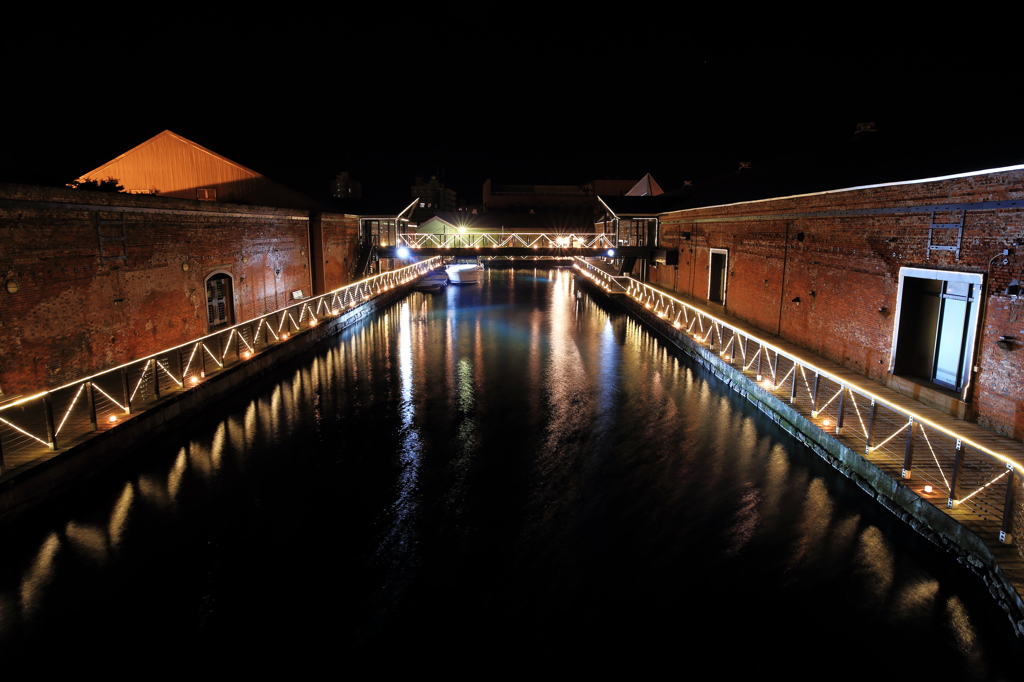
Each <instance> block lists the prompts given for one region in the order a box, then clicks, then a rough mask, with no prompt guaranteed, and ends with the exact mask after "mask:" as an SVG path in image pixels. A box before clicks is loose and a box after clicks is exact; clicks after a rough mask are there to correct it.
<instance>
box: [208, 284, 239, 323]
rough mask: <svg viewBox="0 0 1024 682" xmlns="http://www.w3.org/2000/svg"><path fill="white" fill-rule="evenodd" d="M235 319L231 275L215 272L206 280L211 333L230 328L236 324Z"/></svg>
mask: <svg viewBox="0 0 1024 682" xmlns="http://www.w3.org/2000/svg"><path fill="white" fill-rule="evenodd" d="M234 319H235V310H234V299H233V296H232V294H231V275H229V274H227V273H226V272H215V273H213V274H211V275H210V276H209V277H207V278H206V322H207V326H208V327H209V331H211V332H212V331H215V330H217V329H220V328H222V327H229V326H231V325H232V324H233V323H234Z"/></svg>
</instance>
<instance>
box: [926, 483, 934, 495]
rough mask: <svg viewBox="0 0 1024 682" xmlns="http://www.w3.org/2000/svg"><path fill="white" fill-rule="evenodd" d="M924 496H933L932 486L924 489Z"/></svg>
mask: <svg viewBox="0 0 1024 682" xmlns="http://www.w3.org/2000/svg"><path fill="white" fill-rule="evenodd" d="M924 494H925V495H931V494H932V487H931V486H930V485H926V486H925V487H924Z"/></svg>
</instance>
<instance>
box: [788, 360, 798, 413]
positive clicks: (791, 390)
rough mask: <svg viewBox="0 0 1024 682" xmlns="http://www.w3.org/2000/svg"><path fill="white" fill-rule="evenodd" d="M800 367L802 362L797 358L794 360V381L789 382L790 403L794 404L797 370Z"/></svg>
mask: <svg viewBox="0 0 1024 682" xmlns="http://www.w3.org/2000/svg"><path fill="white" fill-rule="evenodd" d="M799 368H800V363H798V362H797V361H796V360H795V359H794V360H793V381H792V382H790V384H789V404H790V405H792V404H793V403H795V402H796V370H797V369H799Z"/></svg>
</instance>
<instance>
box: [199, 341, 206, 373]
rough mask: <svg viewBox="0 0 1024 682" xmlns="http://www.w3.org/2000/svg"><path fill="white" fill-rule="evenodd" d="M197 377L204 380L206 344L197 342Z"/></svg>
mask: <svg viewBox="0 0 1024 682" xmlns="http://www.w3.org/2000/svg"><path fill="white" fill-rule="evenodd" d="M199 376H201V377H203V378H204V379H205V378H206V343H205V342H203V341H200V342H199Z"/></svg>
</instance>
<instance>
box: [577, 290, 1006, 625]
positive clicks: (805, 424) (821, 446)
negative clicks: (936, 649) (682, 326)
mask: <svg viewBox="0 0 1024 682" xmlns="http://www.w3.org/2000/svg"><path fill="white" fill-rule="evenodd" d="M577 282H579V283H581V284H583V285H585V286H587V287H588V290H589V291H591V292H592V293H593V294H594V295H595V296H599V297H601V298H602V299H603V300H606V301H609V302H610V303H611V304H613V305H618V306H620V307H621V308H623V309H624V310H625V311H626V312H627V313H629V314H630V315H632V316H633V317H634V318H635V319H637V320H639V321H640V322H642V323H643V324H644V325H646V326H647V327H648V328H649V329H651V330H653V331H654V332H655V333H656V334H658V335H659V336H660V337H661V338H663V339H664V340H665V341H667V342H668V343H670V344H672V345H673V346H675V347H677V348H679V349H680V350H682V351H683V352H685V353H687V354H688V355H689V356H691V357H692V358H694V359H695V360H696V361H697V362H698V363H699V364H701V365H702V366H704V367H706V368H707V369H708V370H710V371H711V372H713V373H714V375H715V377H716V378H717V379H718V380H719V381H721V382H722V384H723V385H724V386H725V387H728V388H729V389H731V390H733V391H735V392H737V393H739V394H740V395H741V396H743V397H744V398H746V399H747V400H748V401H749V402H750V403H752V404H753V405H755V406H756V407H757V408H758V409H759V410H760V411H761V412H763V413H764V414H765V415H767V416H768V417H769V418H770V419H772V421H774V422H775V423H776V424H778V425H779V426H781V427H782V428H783V429H785V430H786V431H787V432H788V433H790V434H792V435H793V436H794V437H796V438H797V439H798V440H800V442H802V443H803V444H804V445H806V446H807V447H808V448H810V449H811V450H813V451H814V452H815V453H817V454H818V456H820V457H821V458H822V459H824V460H825V461H826V462H828V463H829V464H830V465H831V466H832V467H833V468H834V469H836V471H838V472H839V473H841V474H842V475H844V476H846V477H847V478H849V479H850V480H851V481H853V482H854V483H856V484H857V486H858V487H859V488H861V489H862V490H863V491H864V492H865V493H867V494H868V495H870V496H871V497H872V498H873V499H874V500H875V501H876V502H878V503H879V504H881V505H882V506H883V507H885V508H886V509H888V510H889V511H890V512H892V513H893V514H894V515H895V516H896V517H897V518H899V519H900V520H902V521H903V522H905V523H906V524H908V525H909V526H910V527H911V528H913V529H914V530H915V531H917V532H918V533H919V534H921V535H922V536H924V537H925V538H927V539H928V540H929V541H931V542H932V543H934V544H935V545H937V546H939V547H941V548H943V549H944V550H946V551H947V552H948V553H950V554H952V555H954V556H955V557H956V559H957V561H959V562H961V563H962V564H964V565H966V566H968V567H969V568H970V570H971V571H973V572H974V573H975V574H977V575H979V576H980V577H981V578H982V580H983V581H984V582H985V585H986V586H987V587H988V590H989V593H990V594H991V595H992V597H993V598H994V599H995V600H996V602H997V603H998V605H999V607H1000V608H1001V609H1002V610H1003V611H1004V612H1005V613H1006V614H1007V616H1008V617H1009V619H1010V622H1011V623H1012V625H1013V628H1014V632H1015V633H1016V634H1017V636H1018V637H1021V636H1024V601H1022V600H1021V597H1020V594H1019V593H1018V590H1017V588H1016V587H1015V585H1014V584H1013V582H1012V581H1011V580H1010V578H1009V577H1008V576H1007V575H1006V573H1005V572H1004V571H1003V569H1002V568H1001V567H1000V565H999V561H998V559H997V558H996V556H995V555H994V553H993V551H992V549H991V548H990V547H989V546H988V545H987V544H986V543H985V542H984V541H983V540H982V539H981V538H980V537H978V535H977V534H975V533H974V532H972V531H971V530H969V529H967V528H966V527H964V526H963V525H962V524H960V523H959V522H958V521H956V520H955V519H954V518H952V517H951V516H949V515H947V514H946V513H945V512H943V511H942V510H941V509H939V508H937V507H936V506H935V505H934V504H933V503H932V502H930V501H928V500H925V499H922V498H921V497H919V496H918V495H917V494H916V493H914V492H913V491H912V490H910V489H909V488H907V487H906V486H905V485H903V484H902V483H901V482H900V481H898V480H896V479H894V478H893V477H891V476H890V475H888V474H887V473H885V472H884V471H882V470H881V469H880V468H878V467H877V466H876V465H874V464H873V463H871V462H869V461H867V460H866V459H864V458H863V457H861V456H860V454H859V453H857V452H855V451H854V450H852V449H851V448H850V447H849V446H847V445H846V444H844V443H843V442H842V441H840V440H839V439H837V438H835V437H834V436H833V435H832V434H829V433H828V432H826V431H824V430H822V429H821V428H819V427H818V426H817V425H816V424H814V423H813V422H811V421H810V420H809V419H807V418H806V417H805V416H804V415H802V414H801V413H800V412H799V411H797V410H796V409H795V408H794V407H793V406H792V405H790V404H789V403H787V402H786V401H784V400H781V399H779V398H778V397H776V396H775V395H774V394H772V393H771V392H769V391H767V390H765V389H764V388H762V387H761V386H759V385H758V384H757V383H756V382H755V381H754V380H753V379H752V378H751V377H748V376H746V375H745V374H744V373H743V372H742V371H741V370H740V369H739V368H737V367H734V366H732V365H730V364H729V363H727V362H725V361H724V360H722V359H721V358H720V357H719V355H718V353H716V352H715V351H712V350H709V349H708V348H706V347H704V346H701V345H699V344H697V343H696V342H694V341H693V340H692V339H691V338H690V337H689V336H688V335H687V334H686V333H685V332H683V331H681V330H678V329H675V328H674V327H673V326H672V325H671V324H669V323H668V322H667V321H665V320H663V319H661V318H659V317H658V316H657V315H655V314H653V313H652V312H651V311H649V310H647V309H646V308H644V307H643V306H642V305H640V304H639V303H637V302H635V301H633V300H632V299H631V298H629V297H628V296H624V295H619V296H610V295H608V294H607V293H606V292H605V291H604V290H602V289H601V288H600V287H597V286H595V285H594V284H593V283H592V282H591V281H590V280H589V279H587V278H586V277H577Z"/></svg>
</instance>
